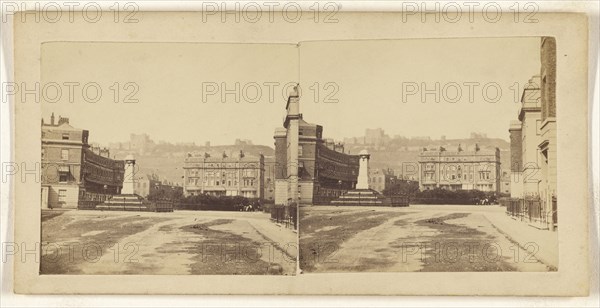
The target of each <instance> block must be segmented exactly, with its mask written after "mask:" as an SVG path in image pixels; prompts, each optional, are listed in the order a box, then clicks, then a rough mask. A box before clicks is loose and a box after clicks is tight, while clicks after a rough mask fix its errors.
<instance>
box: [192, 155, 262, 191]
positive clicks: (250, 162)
mask: <svg viewBox="0 0 600 308" xmlns="http://www.w3.org/2000/svg"><path fill="white" fill-rule="evenodd" d="M183 169H184V184H183V186H184V195H185V196H194V195H199V194H208V195H213V196H243V197H246V198H258V199H263V198H264V173H265V161H264V156H262V155H260V156H259V157H251V156H246V155H244V153H243V152H241V151H240V153H239V155H237V156H236V157H228V156H227V155H225V154H223V155H222V156H221V157H210V155H208V154H206V153H188V154H187V157H186V158H185V161H184V166H183Z"/></svg>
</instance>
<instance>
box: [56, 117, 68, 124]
mask: <svg viewBox="0 0 600 308" xmlns="http://www.w3.org/2000/svg"><path fill="white" fill-rule="evenodd" d="M63 123H66V124H69V118H63V117H58V125H61V124H63Z"/></svg>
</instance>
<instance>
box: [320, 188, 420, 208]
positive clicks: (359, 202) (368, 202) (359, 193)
mask: <svg viewBox="0 0 600 308" xmlns="http://www.w3.org/2000/svg"><path fill="white" fill-rule="evenodd" d="M331 205H347V206H408V198H407V197H404V196H394V197H386V196H383V195H382V194H380V193H378V192H377V191H375V190H372V189H354V190H349V191H347V192H345V193H344V194H342V195H341V196H339V197H338V198H337V199H335V200H333V201H331Z"/></svg>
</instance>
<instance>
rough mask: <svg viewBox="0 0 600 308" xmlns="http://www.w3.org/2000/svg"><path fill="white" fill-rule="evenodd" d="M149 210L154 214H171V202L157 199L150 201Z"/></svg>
mask: <svg viewBox="0 0 600 308" xmlns="http://www.w3.org/2000/svg"><path fill="white" fill-rule="evenodd" d="M150 202H151V206H150V208H151V209H153V210H154V212H173V207H174V206H173V204H174V202H173V200H171V199H158V200H153V201H150Z"/></svg>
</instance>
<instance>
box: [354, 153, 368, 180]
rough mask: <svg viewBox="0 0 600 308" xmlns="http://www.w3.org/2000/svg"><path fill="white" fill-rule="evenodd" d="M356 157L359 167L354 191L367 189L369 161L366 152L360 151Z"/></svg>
mask: <svg viewBox="0 0 600 308" xmlns="http://www.w3.org/2000/svg"><path fill="white" fill-rule="evenodd" d="M358 156H359V165H358V179H357V182H356V189H369V159H370V158H371V155H370V154H369V152H367V150H362V151H360V153H358Z"/></svg>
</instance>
